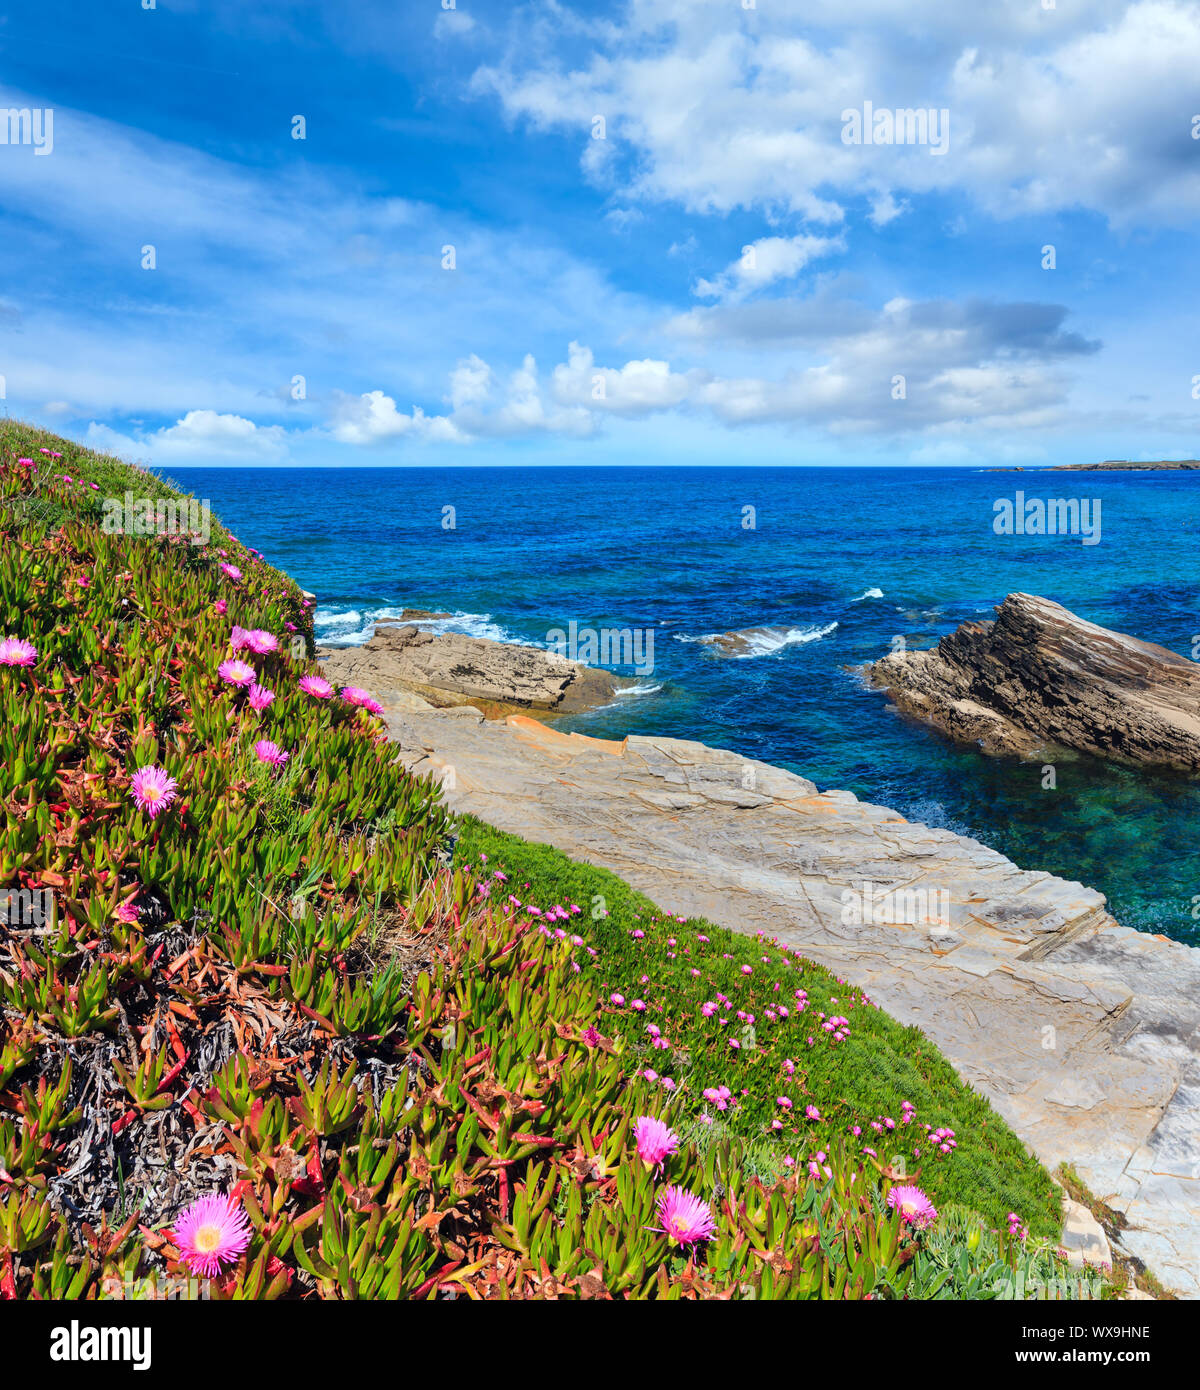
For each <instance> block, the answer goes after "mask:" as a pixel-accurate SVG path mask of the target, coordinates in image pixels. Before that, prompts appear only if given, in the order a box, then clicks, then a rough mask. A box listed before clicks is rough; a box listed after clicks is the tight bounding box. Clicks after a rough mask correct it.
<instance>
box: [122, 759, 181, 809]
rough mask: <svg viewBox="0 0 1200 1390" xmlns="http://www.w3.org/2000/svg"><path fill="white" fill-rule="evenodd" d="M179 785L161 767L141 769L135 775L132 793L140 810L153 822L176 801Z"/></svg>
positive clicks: (131, 785) (131, 788)
mask: <svg viewBox="0 0 1200 1390" xmlns="http://www.w3.org/2000/svg"><path fill="white" fill-rule="evenodd" d="M178 785H179V783H178V782H176V780H175V778H174V777H171V776H169V775H168V774H167V772H166V771H165V770H164V769H163V768H161V767H139V768H138V770H137V771H136V772H135V773H134V774H133V781H132V783H131V784H130V791H131V792H132V794H133V799H134V802H135V803H136V805H137V808H138V810H139V811H144V812H145V813H146V815H148V816H149V817H150V819H151V820H153V819H154V817H155V816H157V815H158V814H159V812H160V811H165V810H166V809H167V807H168V806H169V805H170V804H171V802H172V801H174V800H175V797H176V795H177V793H176V790H175V789H176V787H178Z"/></svg>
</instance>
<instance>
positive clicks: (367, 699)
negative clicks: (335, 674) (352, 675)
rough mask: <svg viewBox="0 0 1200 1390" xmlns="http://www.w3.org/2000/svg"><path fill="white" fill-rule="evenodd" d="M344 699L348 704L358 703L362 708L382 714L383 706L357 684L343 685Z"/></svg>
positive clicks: (372, 712)
mask: <svg viewBox="0 0 1200 1390" xmlns="http://www.w3.org/2000/svg"><path fill="white" fill-rule="evenodd" d="M342 699H343V700H345V702H346V703H347V704H348V705H357V706H358V707H359V708H360V709H365V710H368V711H369V712H370V713H371V714H382V713H383V706H382V705H381V704H380V703H379V701H378V700H376V699H375V698H374V697H373V696H372V695H371V694H370V693H369V692H368V691H366V690H360V689H359V688H358V686H357V685H344V686H342Z"/></svg>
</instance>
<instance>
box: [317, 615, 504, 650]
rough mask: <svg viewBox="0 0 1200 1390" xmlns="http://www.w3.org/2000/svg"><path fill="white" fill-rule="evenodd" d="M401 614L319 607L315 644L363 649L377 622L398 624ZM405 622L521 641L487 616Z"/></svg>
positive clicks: (442, 629)
mask: <svg viewBox="0 0 1200 1390" xmlns="http://www.w3.org/2000/svg"><path fill="white" fill-rule="evenodd" d="M403 613H404V607H403V605H399V606H397V605H394V604H385V605H382V606H381V607H379V608H368V609H367V611H366V613H365V614H364V613H361V612H360V611H359V610H358V609H357V608H350V609H347V610H346V611H345V612H344V613H338V612H335V611H330V610H329V609H320V608H318V609H317V611H316V613H315V615H314V618H313V622H314V626H315V631H316V638H317V644H318V646H322V647H362V646H365V645H366V644H367V643H368V642H369V641H370V640H371V638H372V637H373V636H374V635H375V624H376V623H394V622H399V621H400V620H401V618H402V616H403ZM404 621H405V622H406V623H411V624H412V625H413V627H421V628H427V629H428V630H429V631H430V632H434V633H442V632H461V633H463V634H465V635H466V636H467V637H486V638H487V639H488V640H489V641H492V642H520V641H521V639H520V638H519V637H514V636H513V635H512V633H510V632H508V631H506V629H504V628H502V627H500V626H499V624H498V623H494V622H493V621H492V615H491V614H490V613H452V614H451V615H450V616H449V617H448V618H405V619H404Z"/></svg>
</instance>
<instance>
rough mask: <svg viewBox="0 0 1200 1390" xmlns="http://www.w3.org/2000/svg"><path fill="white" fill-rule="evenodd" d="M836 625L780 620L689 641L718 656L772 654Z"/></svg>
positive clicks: (824, 632)
mask: <svg viewBox="0 0 1200 1390" xmlns="http://www.w3.org/2000/svg"><path fill="white" fill-rule="evenodd" d="M865 597H866V595H864V598H865ZM835 627H837V623H826V624H825V626H824V627H817V626H816V625H815V624H812V623H807V624H784V623H779V624H775V625H773V626H763V627H743V628H737V629H735V630H734V631H732V632H712V633H709V634H708V636H706V637H698V638H694V639H689V640H694V641H698V642H700V643H702V644H703V645H704V646H706V647H708V648H709V649H710V650H711V651H712V652H714V653H715V654H716V655H717V656H736V657H748V656H769V655H770V654H771V653H772V652H777V651H781V650H782V649H783V648H784V647H791V646H795V645H797V644H803V643H805V642H815V641H817V640H818V639H819V638H821V637H827V636H828V635H829V634H830V633H831V632H832V631H833V630H834V628H835Z"/></svg>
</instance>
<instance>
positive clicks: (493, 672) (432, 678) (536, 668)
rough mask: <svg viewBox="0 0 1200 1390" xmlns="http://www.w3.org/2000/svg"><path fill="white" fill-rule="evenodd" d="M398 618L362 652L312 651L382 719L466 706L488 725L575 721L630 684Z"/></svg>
mask: <svg viewBox="0 0 1200 1390" xmlns="http://www.w3.org/2000/svg"><path fill="white" fill-rule="evenodd" d="M403 616H411V617H412V618H413V621H412V622H403V621H400V622H396V623H380V624H379V625H378V626H377V627H376V629H375V632H374V634H373V635H372V637H371V639H370V641H369V642H367V643H366V644H365V645H364V646H361V647H333V648H330V647H318V649H317V657H318V659H319V660H320V661H321V663H322V665H323V666H324V668H325V671H326V674H327V675H328V676H329V678H330V679H331V680H334V681H336V682H337V684H339V685H359V686H365V687H368V688H369V689H371V690H372V691H373V692H374V693H375V694H376V695H377V697H378V698H379V699H380V701H381V702H382V704H383V706H384V709H385V710H387V711H388V712H389V713H395V712H399V711H401V710H410V711H411V710H420V709H423V708H430V707H432V708H437V709H447V708H452V707H457V706H463V705H470V706H473V707H474V708H476V709H478V710H480V711H481V712H482V713H483V714H484V715H485V716H486V717H487V718H489V719H498V718H502V717H503V716H504V715H506V714H513V713H518V712H520V711H523V710H534V711H536V712H537V713H539V714H542V715H544V716H546V715H551V716H552V715H564V714H579V713H580V712H581V711H583V710H587V709H594V708H596V707H597V706H599V705H606V704H608V703H610V701H612V700H613V699H614V698H615V697H616V695H617V693H618V692H619V691H620V690H622V689H624V688H626V687H627V686H629V685H631V684H632V683H633V682H631V681H628V680H625V679H623V678H622V677H620V676H614V675H612V674H611V673H610V672H608V671H604V670H601V669H600V668H598V667H595V666H586V665H584V664H583V663H582V662H578V661H570V660H568V659H567V658H566V657H563V656H559V655H558V654H557V653H555V652H551V651H546V650H544V649H543V648H541V647H524V646H518V645H516V644H515V643H508V642H492V641H489V640H487V639H486V638H483V637H467V636H464V635H463V634H462V633H458V632H444V633H432V632H430V631H429V630H428V628H426V627H423V626H420V625H419V623H420V622H424V621H435V620H437V619H439V618H444V617H448V616H449V614H438V613H424V612H423V611H422V610H420V609H412V610H409V609H405V612H404V615H402V617H403Z"/></svg>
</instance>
